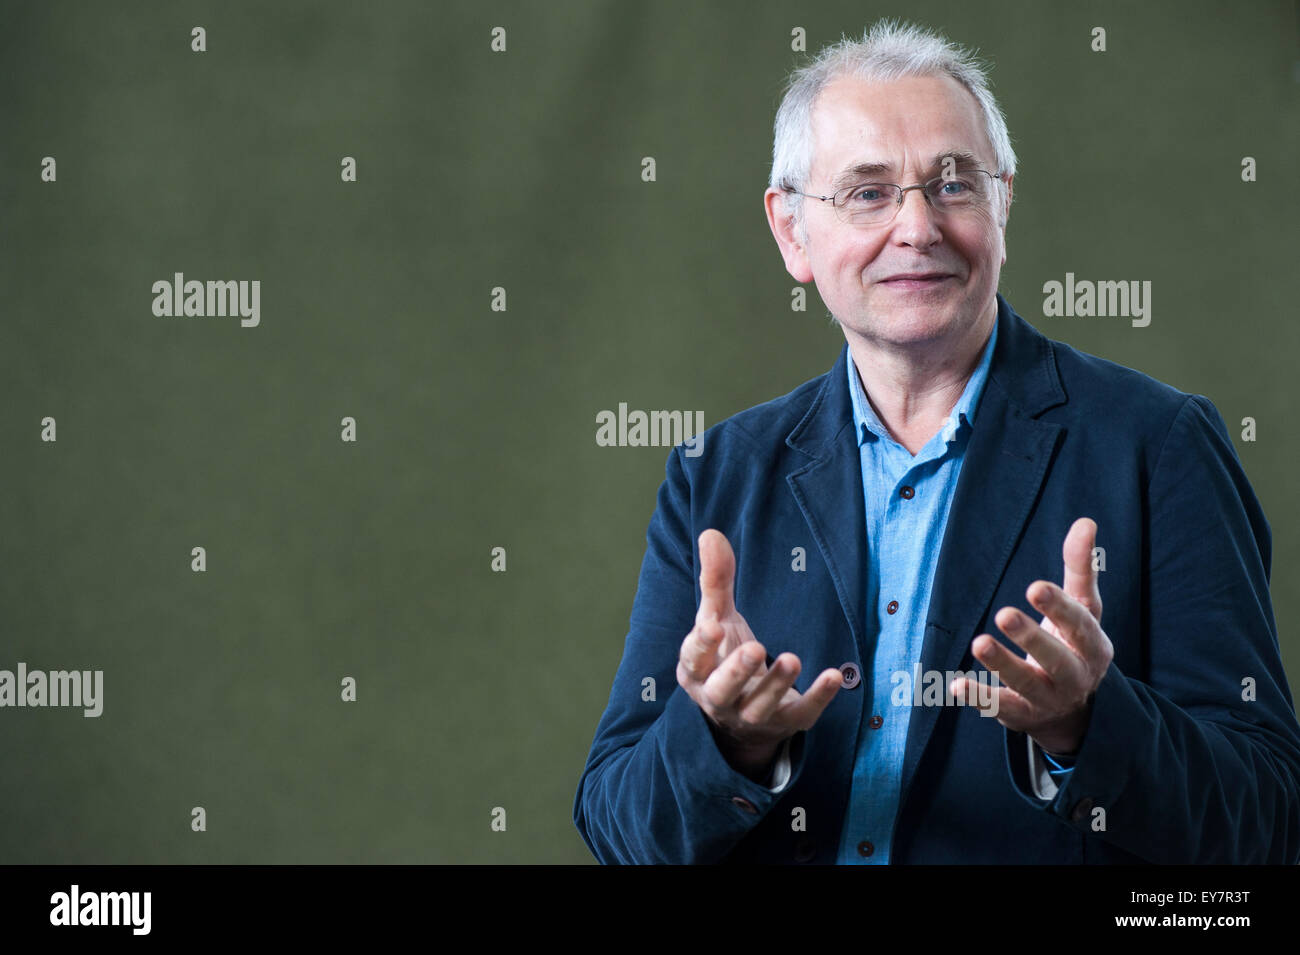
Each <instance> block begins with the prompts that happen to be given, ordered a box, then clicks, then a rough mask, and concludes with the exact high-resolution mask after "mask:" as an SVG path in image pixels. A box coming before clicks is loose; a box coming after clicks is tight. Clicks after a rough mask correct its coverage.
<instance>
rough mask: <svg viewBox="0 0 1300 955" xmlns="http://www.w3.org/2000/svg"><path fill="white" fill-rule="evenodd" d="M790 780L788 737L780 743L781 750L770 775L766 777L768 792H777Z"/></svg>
mask: <svg viewBox="0 0 1300 955" xmlns="http://www.w3.org/2000/svg"><path fill="white" fill-rule="evenodd" d="M789 782H790V739H789V738H787V739H786V740H785V741H784V742H782V743H781V751H780V753H778V754H777V757H776V765H775V766H773V767H772V775H771V777H769V778H768V781H767V786H766V789H767V790H768V792H774V793H779V792H780V791H781V790H782V789H785V787H786V784H787V783H789Z"/></svg>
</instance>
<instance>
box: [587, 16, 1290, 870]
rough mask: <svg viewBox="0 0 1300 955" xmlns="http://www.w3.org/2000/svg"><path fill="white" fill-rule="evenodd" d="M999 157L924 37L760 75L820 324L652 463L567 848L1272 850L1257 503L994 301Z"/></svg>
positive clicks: (1283, 757) (1283, 836)
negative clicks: (627, 611)
mask: <svg viewBox="0 0 1300 955" xmlns="http://www.w3.org/2000/svg"><path fill="white" fill-rule="evenodd" d="M1014 173H1015V156H1014V154H1013V153H1012V151H1011V146H1010V142H1009V139H1008V136H1007V133H1006V127H1005V123H1004V121H1003V119H1002V115H1001V111H1000V109H999V108H998V106H997V104H996V102H995V101H994V99H993V97H992V96H991V94H990V93H989V91H988V88H987V85H986V81H985V77H984V75H983V72H982V70H981V69H980V68H979V66H978V65H977V64H976V63H974V61H972V60H971V59H970V57H969V56H968V55H967V54H966V53H965V52H964V51H961V50H959V49H956V48H954V47H952V46H951V45H950V44H948V43H947V41H945V40H943V39H942V38H939V37H936V36H934V35H933V34H930V33H927V32H925V31H922V30H919V29H917V28H914V27H901V26H896V25H894V24H889V23H883V24H878V25H877V26H876V27H875V28H873V29H872V30H871V31H870V32H869V33H868V34H867V35H866V36H865V37H864V38H863V40H862V41H861V42H859V43H853V42H848V41H845V42H842V43H841V44H839V45H837V46H835V47H832V48H830V49H828V50H826V51H823V53H822V54H821V55H820V56H819V57H818V58H817V60H816V61H815V62H814V63H812V64H811V65H809V66H808V67H805V68H804V69H803V70H801V71H799V72H798V73H796V75H795V77H794V79H793V80H792V83H791V86H790V89H789V90H788V91H787V93H786V96H785V99H784V101H783V102H782V105H781V108H780V110H779V111H778V115H777V121H776V145H775V149H774V163H773V171H772V185H771V188H769V189H768V190H767V192H766V194H765V197H764V201H765V204H766V209H767V215H768V221H769V224H770V226H771V228H772V232H773V235H774V236H775V237H776V241H777V244H778V245H779V247H780V250H781V254H782V256H783V257H784V259H785V265H786V268H787V269H788V271H789V272H790V274H791V275H793V276H794V277H795V279H797V280H798V281H800V282H807V281H810V280H811V281H814V282H816V284H817V288H818V290H819V292H820V293H821V295H822V298H823V300H824V301H825V302H826V304H827V306H828V308H829V309H830V311H831V313H832V315H833V316H834V317H835V319H836V320H837V322H838V323H839V324H840V326H841V327H842V328H843V331H844V335H845V339H846V344H845V347H844V348H843V349H842V350H841V352H840V356H839V360H838V361H837V362H836V364H835V365H834V367H833V368H832V369H831V370H830V372H829V373H828V374H826V375H822V376H821V377H819V378H816V379H813V380H812V381H809V382H806V383H805V384H803V385H802V386H800V387H799V388H796V389H795V390H794V391H792V392H790V393H789V394H788V395H786V396H784V397H782V398H778V399H776V400H774V401H770V402H767V403H766V404H762V405H759V406H757V407H755V408H751V409H749V410H747V411H745V412H742V413H741V414H738V415H735V416H734V417H732V418H730V419H728V420H726V421H723V422H721V423H720V424H718V425H716V426H715V427H713V428H711V429H709V431H708V432H706V434H705V436H704V439H703V447H704V453H703V455H701V456H699V457H687V456H685V455H684V454H683V453H682V449H681V448H680V447H678V448H676V449H674V451H673V452H672V454H670V456H669V458H668V464H667V474H666V479H665V481H664V483H663V485H662V486H661V487H660V490H659V495H658V506H657V510H656V512H655V515H654V517H653V519H652V521H651V524H650V528H649V531H648V533H647V550H646V554H645V558H644V561H643V564H642V568H641V577H640V583H639V586H638V590H637V594H636V599H635V601H634V604H633V609H632V616H631V627H630V632H629V633H628V636H627V641H626V645H625V649H624V654H623V659H622V662H621V664H620V666H619V669H618V672H617V674H616V676H615V679H614V685H613V689H612V691H611V693H610V698H609V705H608V707H607V709H606V711H605V713H604V716H603V717H602V718H601V720H600V723H599V725H598V727H597V729H596V734H595V739H594V741H593V744H592V748H591V753H590V756H589V757H588V760H587V764H586V768H585V769H584V771H583V774H582V778H581V781H580V783H579V788H578V792H577V797H576V799H575V804H574V821H575V823H576V824H577V827H578V829H579V831H580V832H581V834H582V836H583V838H584V839H585V841H586V843H587V845H588V846H589V847H590V848H591V851H592V852H593V853H594V854H595V856H596V857H597V858H598V859H599V860H601V861H602V862H681V863H686V862H720V861H727V862H791V861H798V862H821V863H831V862H866V863H883V862H896V863H905V862H906V863H916V862H920V863H935V862H991V863H1129V862H1158V863H1168V862H1230V863H1241V862H1271V863H1295V862H1296V861H1297V860H1300V725H1297V722H1296V717H1295V711H1294V706H1293V704H1292V702H1291V697H1290V689H1289V687H1288V685H1287V681H1286V678H1285V675H1284V672H1283V668H1282V663H1281V660H1280V657H1279V648H1278V642H1277V636H1276V627H1275V624H1274V621H1273V615H1272V608H1271V604H1270V600H1269V593H1268V575H1269V572H1270V563H1271V533H1270V530H1269V527H1268V524H1267V522H1266V521H1265V518H1264V515H1263V513H1262V511H1261V509H1260V505H1259V502H1258V500H1257V499H1256V497H1255V495H1254V493H1253V491H1252V490H1251V488H1250V485H1249V483H1248V481H1247V479H1246V477H1245V474H1244V473H1243V470H1242V468H1241V465H1240V463H1239V461H1238V459H1237V456H1236V453H1235V451H1234V449H1233V447H1232V442H1231V439H1230V437H1229V435H1228V432H1227V429H1226V427H1225V425H1224V423H1223V420H1222V419H1221V417H1220V416H1219V414H1218V412H1217V411H1216V410H1215V408H1214V406H1213V404H1211V402H1210V401H1209V400H1208V399H1206V398H1204V397H1202V396H1199V395H1188V394H1184V393H1183V392H1180V391H1177V390H1176V389H1174V388H1172V387H1170V386H1168V385H1165V384H1162V383H1160V382H1157V381H1155V380H1153V379H1151V378H1149V377H1147V376H1145V375H1142V374H1140V373H1138V372H1136V371H1133V370H1130V369H1127V368H1124V367H1122V366H1119V365H1115V364H1113V363H1111V362H1107V361H1104V360H1102V359H1099V358H1095V357H1093V356H1090V355H1086V354H1083V353H1081V352H1078V351H1077V350H1075V349H1073V348H1071V347H1070V346H1068V345H1065V344H1062V343H1059V342H1054V341H1050V340H1049V339H1047V338H1045V337H1044V336H1042V335H1041V334H1039V333H1038V332H1037V331H1036V330H1035V329H1033V328H1032V327H1031V326H1030V325H1029V324H1028V323H1026V322H1025V321H1024V320H1023V319H1022V318H1020V316H1018V315H1017V314H1016V313H1015V311H1014V310H1013V309H1012V308H1011V306H1010V305H1009V304H1008V303H1007V302H1006V300H1005V299H1003V298H1002V296H1001V295H1000V294H998V292H997V288H998V275H999V271H1000V269H1001V266H1002V264H1003V263H1004V262H1005V260H1006V251H1005V244H1004V243H1005V230H1006V224H1007V218H1008V216H1009V213H1010V208H1011V193H1012V180H1013V178H1014ZM894 184H898V185H894ZM909 184H910V185H909ZM1103 594H1104V596H1105V600H1104V615H1103V600H1102V595H1103ZM774 654H775V656H774ZM977 663H978V664H979V666H977ZM992 674H996V676H997V680H996V684H995V682H994V681H993V679H992ZM647 678H652V679H653V681H654V683H650V682H649V680H648V679H647ZM646 687H659V688H661V689H660V691H659V692H657V693H655V692H647V691H646ZM668 688H671V690H670V689H668ZM944 690H947V691H948V692H947V693H945V692H943V691H944Z"/></svg>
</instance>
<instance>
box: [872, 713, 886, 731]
mask: <svg viewBox="0 0 1300 955" xmlns="http://www.w3.org/2000/svg"><path fill="white" fill-rule="evenodd" d="M884 725H885V718H884V717H883V716H873V717H871V722H870V726H871V728H872V729H873V730H878V729H880V727H882V726H884Z"/></svg>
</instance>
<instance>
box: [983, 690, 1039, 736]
mask: <svg viewBox="0 0 1300 955" xmlns="http://www.w3.org/2000/svg"><path fill="white" fill-rule="evenodd" d="M990 709H991V707H990ZM993 715H994V716H995V717H996V718H997V721H998V722H999V723H1001V724H1002V725H1003V726H1005V727H1006V728H1007V729H1009V730H1014V731H1015V732H1017V733H1023V732H1025V731H1026V730H1028V729H1029V728H1030V727H1032V726H1033V725H1034V710H1033V705H1032V704H1031V703H1030V702H1029V701H1028V700H1026V699H1025V698H1024V697H1023V696H1021V695H1020V694H1019V693H1017V692H1016V691H1015V690H1013V689H1011V688H1010V687H1006V686H1000V687H998V709H997V712H996V713H994V714H993Z"/></svg>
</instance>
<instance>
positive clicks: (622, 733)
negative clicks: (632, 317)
mask: <svg viewBox="0 0 1300 955" xmlns="http://www.w3.org/2000/svg"><path fill="white" fill-rule="evenodd" d="M665 470H666V476H665V479H664V482H663V484H662V485H660V487H659V493H658V498H657V506H656V509H655V513H654V516H653V517H652V518H651V521H650V527H649V530H648V531H647V533H646V552H645V557H644V559H643V560H642V563H641V576H640V580H639V583H638V585H637V592H636V598H635V600H634V601H633V606H632V615H631V621H630V627H629V631H628V634H627V637H626V640H625V643H624V648H623V658H622V661H621V662H620V664H619V667H618V672H617V673H616V675H615V677H614V685H613V688H612V689H611V691H610V695H609V703H608V705H607V707H606V709H605V712H604V714H603V715H602V717H601V719H600V722H599V724H598V725H597V727H596V734H595V739H594V740H593V741H592V745H591V752H590V754H589V755H588V757H587V763H586V766H585V768H584V769H583V772H582V776H581V778H580V780H579V782H578V791H577V795H576V798H575V800H574V807H573V821H574V824H575V825H576V826H577V827H578V831H579V833H581V835H582V838H583V840H584V841H585V842H586V844H587V847H588V848H589V849H590V850H591V852H592V854H593V855H595V857H596V858H597V859H598V860H599V861H601V862H602V863H607V864H608V863H642V864H644V863H674V864H687V863H712V862H719V861H722V860H723V858H724V857H725V856H726V855H727V854H728V853H729V852H730V851H731V850H732V849H734V848H735V846H736V844H737V843H738V842H739V841H740V840H741V839H742V838H744V837H745V835H746V834H747V833H749V832H750V830H752V829H753V828H754V827H755V826H756V825H757V824H758V823H759V822H760V821H761V820H762V819H763V817H764V815H765V814H766V813H767V811H768V810H769V809H771V808H772V806H774V805H775V804H776V803H777V801H778V800H779V799H780V798H781V795H780V792H773V791H772V790H771V789H769V788H768V787H767V786H764V785H762V784H760V783H758V782H755V781H754V780H751V779H749V778H748V777H746V776H745V775H743V774H742V773H739V772H737V771H736V770H735V769H733V768H732V767H731V766H730V764H728V763H727V761H726V760H725V759H724V757H723V756H722V754H721V752H720V751H719V750H718V747H717V744H716V743H715V742H714V740H713V734H712V731H711V730H710V728H709V725H708V721H707V719H706V717H705V716H704V713H703V711H701V710H700V708H699V707H698V706H697V705H696V703H695V701H694V700H692V699H691V698H690V696H689V695H688V694H687V693H686V691H685V690H683V689H681V687H679V686H678V685H677V659H678V654H679V652H680V650H681V644H682V640H684V639H685V637H686V634H687V633H689V632H690V630H691V628H692V627H693V626H694V623H695V613H696V610H697V609H698V602H697V595H696V586H695V559H694V553H695V537H696V534H697V529H696V528H695V527H693V526H692V522H691V487H690V483H689V479H688V475H687V473H686V471H685V466H684V464H683V462H682V455H681V448H680V447H677V448H674V449H673V451H672V452H671V453H670V454H669V456H668V463H667V466H666V469H665ZM703 530H704V528H699V531H703ZM770 659H771V657H770V655H769V661H770ZM649 681H653V682H649ZM804 735H805V734H803V733H800V734H797V735H796V736H795V737H794V738H792V740H791V741H790V748H789V776H788V778H787V779H786V780H785V785H784V786H782V787H780V791H781V792H785V791H788V790H789V789H790V788H792V787H793V786H794V784H795V782H796V780H797V778H798V776H799V774H800V772H801V770H802V765H803V758H802V757H803V740H804ZM781 769H782V770H784V760H782V763H781Z"/></svg>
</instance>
